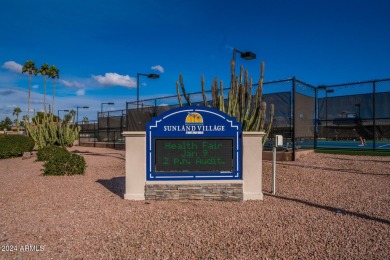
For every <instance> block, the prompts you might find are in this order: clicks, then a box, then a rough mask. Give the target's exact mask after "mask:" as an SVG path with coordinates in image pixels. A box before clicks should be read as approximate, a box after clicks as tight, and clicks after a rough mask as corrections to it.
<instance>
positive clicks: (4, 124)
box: [0, 117, 12, 130]
mask: <svg viewBox="0 0 390 260" xmlns="http://www.w3.org/2000/svg"><path fill="white" fill-rule="evenodd" d="M11 125H12V120H11V119H10V118H9V117H6V118H5V119H4V120H2V121H1V122H0V130H4V129H7V130H11Z"/></svg>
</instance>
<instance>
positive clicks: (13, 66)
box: [1, 61, 23, 73]
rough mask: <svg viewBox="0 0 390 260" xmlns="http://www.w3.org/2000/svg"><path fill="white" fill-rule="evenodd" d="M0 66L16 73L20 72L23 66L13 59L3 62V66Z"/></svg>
mask: <svg viewBox="0 0 390 260" xmlns="http://www.w3.org/2000/svg"><path fill="white" fill-rule="evenodd" d="M1 67H2V68H4V69H7V70H10V71H13V72H17V73H22V68H23V66H22V65H20V64H19V63H16V62H14V61H7V62H4V64H3V66H1Z"/></svg>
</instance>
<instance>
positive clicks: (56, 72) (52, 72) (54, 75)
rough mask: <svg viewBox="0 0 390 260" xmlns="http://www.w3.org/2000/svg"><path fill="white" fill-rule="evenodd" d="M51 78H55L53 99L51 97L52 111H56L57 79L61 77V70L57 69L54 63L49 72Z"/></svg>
mask: <svg viewBox="0 0 390 260" xmlns="http://www.w3.org/2000/svg"><path fill="white" fill-rule="evenodd" d="M47 75H48V76H49V78H51V79H53V91H52V99H51V111H53V112H54V96H55V92H56V79H58V78H59V77H60V71H59V69H57V67H56V66H55V65H52V66H51V67H50V68H49V73H48V74H47Z"/></svg>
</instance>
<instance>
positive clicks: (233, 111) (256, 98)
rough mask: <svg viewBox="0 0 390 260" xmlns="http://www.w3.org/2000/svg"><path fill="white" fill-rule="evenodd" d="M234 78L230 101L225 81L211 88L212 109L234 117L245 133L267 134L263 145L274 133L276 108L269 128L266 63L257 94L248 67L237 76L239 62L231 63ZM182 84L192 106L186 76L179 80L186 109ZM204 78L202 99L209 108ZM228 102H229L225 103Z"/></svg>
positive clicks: (262, 65) (272, 107)
mask: <svg viewBox="0 0 390 260" xmlns="http://www.w3.org/2000/svg"><path fill="white" fill-rule="evenodd" d="M230 76H231V78H230V90H229V93H228V97H227V100H225V97H224V88H223V82H222V80H221V81H220V82H219V87H218V79H217V78H214V80H213V83H212V85H211V93H212V100H211V106H212V107H214V108H216V109H218V110H220V111H223V112H225V113H227V114H228V115H230V116H234V117H236V119H237V121H239V122H241V123H242V128H243V130H244V131H264V132H265V136H264V138H263V144H264V143H265V141H266V140H267V137H268V135H269V133H270V131H271V126H272V122H273V118H274V112H275V109H274V105H273V104H271V106H270V109H269V122H268V126H267V127H266V129H264V128H265V121H266V110H267V103H266V102H265V101H263V100H262V93H263V81H264V62H262V63H261V66H260V78H259V81H258V85H257V89H256V93H255V94H254V95H253V94H252V87H253V83H252V78H249V73H248V71H247V70H244V68H243V67H242V66H241V67H240V74H239V76H236V75H235V63H234V60H232V62H231V75H230ZM179 84H180V86H181V90H182V92H183V96H184V98H185V99H186V100H187V104H188V105H190V104H191V102H190V100H189V96H188V94H186V92H185V88H184V83H183V76H182V75H180V77H179V81H178V82H176V92H177V97H178V101H179V105H180V106H182V102H181V94H180V89H179ZM204 84H205V83H204V77H203V76H202V80H201V86H202V97H203V104H204V105H207V104H208V102H207V100H206V94H205V88H204ZM225 101H226V102H225Z"/></svg>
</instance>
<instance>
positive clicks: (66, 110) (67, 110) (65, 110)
mask: <svg viewBox="0 0 390 260" xmlns="http://www.w3.org/2000/svg"><path fill="white" fill-rule="evenodd" d="M60 111H64V112H69V109H59V110H58V112H57V114H58V118H60Z"/></svg>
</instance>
